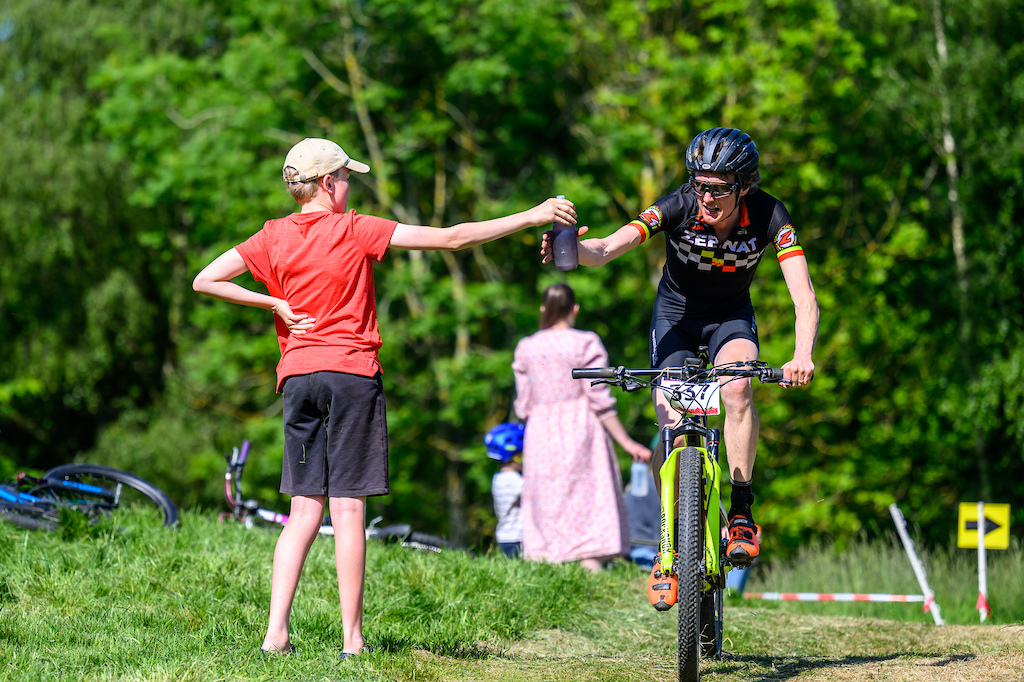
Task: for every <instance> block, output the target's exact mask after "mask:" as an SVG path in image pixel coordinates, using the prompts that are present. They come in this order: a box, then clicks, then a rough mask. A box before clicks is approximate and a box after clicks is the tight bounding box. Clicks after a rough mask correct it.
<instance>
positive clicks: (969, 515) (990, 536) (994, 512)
mask: <svg viewBox="0 0 1024 682" xmlns="http://www.w3.org/2000/svg"><path fill="white" fill-rule="evenodd" d="M981 525H982V524H979V523H978V503H977V502H961V503H960V519H959V521H958V522H957V527H956V544H957V547H963V548H964V549H974V548H976V547H977V546H978V530H979V526H981ZM984 533H985V549H1006V548H1007V547H1009V546H1010V505H1008V504H986V505H985V523H984Z"/></svg>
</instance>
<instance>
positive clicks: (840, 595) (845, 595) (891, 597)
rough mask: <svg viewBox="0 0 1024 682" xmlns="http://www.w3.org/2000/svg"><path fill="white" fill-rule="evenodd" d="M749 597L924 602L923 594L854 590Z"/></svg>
mask: <svg viewBox="0 0 1024 682" xmlns="http://www.w3.org/2000/svg"><path fill="white" fill-rule="evenodd" d="M743 596H744V597H746V598H747V599H765V600H767V601H867V602H923V601H925V597H924V595H923V594H855V593H853V592H747V593H745V594H744V595H743Z"/></svg>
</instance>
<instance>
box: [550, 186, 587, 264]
mask: <svg viewBox="0 0 1024 682" xmlns="http://www.w3.org/2000/svg"><path fill="white" fill-rule="evenodd" d="M558 198H559V199H564V198H565V195H563V194H559V195H558ZM551 254H552V255H553V256H554V259H555V267H556V268H558V269H559V270H575V269H576V268H577V267H579V264H580V252H579V239H578V238H577V236H576V226H575V225H563V224H562V223H558V222H554V223H551Z"/></svg>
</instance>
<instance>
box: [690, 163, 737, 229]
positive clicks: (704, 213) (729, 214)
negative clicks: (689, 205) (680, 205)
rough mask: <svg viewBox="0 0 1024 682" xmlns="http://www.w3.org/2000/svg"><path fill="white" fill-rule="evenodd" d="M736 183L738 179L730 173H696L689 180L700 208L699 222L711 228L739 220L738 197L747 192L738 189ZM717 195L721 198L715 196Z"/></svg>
mask: <svg viewBox="0 0 1024 682" xmlns="http://www.w3.org/2000/svg"><path fill="white" fill-rule="evenodd" d="M737 183H738V179H737V178H736V176H735V175H734V174H732V173H696V174H694V176H693V177H692V178H690V188H691V190H692V191H693V192H694V194H696V195H697V204H698V205H699V206H700V217H701V220H703V221H704V222H705V223H706V224H708V225H710V226H711V227H714V226H716V225H718V224H720V223H721V224H725V221H729V222H734V221H735V220H739V212H738V211H737V210H736V209H737V206H738V204H739V201H740V197H742V196H743V195H744V194H746V193H747V190H746V189H740V187H739V184H737ZM730 190H731V191H730ZM718 194H721V195H722V196H716V195H718Z"/></svg>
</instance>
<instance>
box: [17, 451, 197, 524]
mask: <svg viewBox="0 0 1024 682" xmlns="http://www.w3.org/2000/svg"><path fill="white" fill-rule="evenodd" d="M43 478H44V479H46V480H47V481H49V483H43V484H40V486H38V487H37V488H36V489H35V490H34V491H33V492H32V494H34V495H39V496H43V495H46V496H49V497H51V498H53V499H55V500H58V501H60V502H61V503H64V504H69V505H72V506H78V507H79V508H81V509H83V510H87V511H90V510H92V511H94V510H97V509H103V510H105V511H109V512H113V511H115V510H118V509H130V510H140V511H142V512H143V513H149V514H153V515H155V516H156V517H157V518H159V520H160V521H161V523H163V525H165V526H174V525H177V523H178V518H179V516H178V508H177V507H176V506H175V505H174V502H172V501H171V498H169V497H168V496H167V494H166V493H165V492H164V491H162V490H160V488H158V487H156V486H155V485H153V484H152V483H150V482H149V481H147V480H145V479H142V478H139V477H138V476H135V475H133V474H129V473H127V472H124V471H121V470H119V469H112V468H110V467H105V466H100V465H98V464H64V465H62V466H59V467H55V468H53V469H50V470H49V471H47V472H46V473H45V474H43ZM95 489H99V490H100V491H101V493H100V494H99V495H97V494H94V492H93V491H94V490H95Z"/></svg>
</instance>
